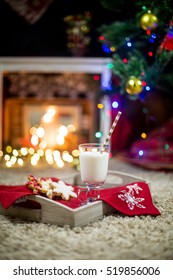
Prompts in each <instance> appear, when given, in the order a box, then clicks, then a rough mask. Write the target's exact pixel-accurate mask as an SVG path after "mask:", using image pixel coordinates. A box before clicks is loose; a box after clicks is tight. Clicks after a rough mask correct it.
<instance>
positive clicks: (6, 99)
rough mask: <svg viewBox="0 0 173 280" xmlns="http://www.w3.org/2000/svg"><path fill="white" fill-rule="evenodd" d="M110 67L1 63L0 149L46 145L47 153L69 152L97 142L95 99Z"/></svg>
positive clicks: (85, 61)
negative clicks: (40, 133) (54, 151)
mask: <svg viewBox="0 0 173 280" xmlns="http://www.w3.org/2000/svg"><path fill="white" fill-rule="evenodd" d="M108 62H109V59H104V58H67V59H66V58H58V59H57V58H56V59H54V58H6V59H2V58H1V59H0V67H1V80H0V115H1V118H0V119H1V126H0V149H2V148H3V147H4V146H6V145H11V146H13V147H17V148H18V147H21V146H29V145H31V146H33V145H35V144H37V145H38V144H39V143H45V142H46V145H47V148H50V149H56V148H57V149H58V150H61V149H66V150H72V149H75V147H77V145H78V144H79V142H80V143H81V142H84V141H90V142H95V137H94V135H95V132H96V131H97V129H98V126H99V118H100V116H99V112H97V106H96V105H97V102H98V93H99V91H100V87H101V82H102V81H103V80H104V83H105V82H106V80H109V78H110V75H111V74H110V69H109V68H108V67H107V64H108ZM107 125H108V126H109V123H108V122H107ZM63 128H64V132H62V131H63ZM34 129H35V134H34V132H33V131H34ZM41 129H43V130H42V132H43V133H42V136H38V135H37V134H38V131H40V132H41ZM60 131H61V132H62V135H61V134H60ZM65 131H66V132H65ZM63 133H64V136H63ZM65 134H66V135H65ZM34 135H35V138H34ZM36 136H37V139H36ZM63 137H64V138H63ZM34 139H35V140H34ZM34 141H35V142H34Z"/></svg>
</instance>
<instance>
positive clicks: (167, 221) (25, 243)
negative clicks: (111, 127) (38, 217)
mask: <svg viewBox="0 0 173 280" xmlns="http://www.w3.org/2000/svg"><path fill="white" fill-rule="evenodd" d="M109 170H118V171H122V172H127V173H130V174H134V175H136V176H138V177H141V178H143V179H145V180H149V181H150V182H151V193H152V197H153V201H154V204H155V205H156V206H157V207H158V208H159V210H160V211H161V215H160V216H157V217H151V216H140V217H139V216H136V217H127V216H123V215H118V214H114V215H109V216H105V217H104V218H103V219H102V220H98V221H95V222H93V223H91V224H88V225H85V226H83V227H76V228H73V229H71V228H70V227H69V226H64V227H59V226H56V225H51V224H41V223H33V222H26V221H22V220H19V219H15V218H9V217H5V216H3V215H0V259H2V260H18V259H22V260H25V259H27V260H29V259H30V260H37V259H42V260H47V259H49V260H55V259H57V260H68V259H69V260H70V259H74V260H84V259H87V260H92V259H93V260H103V259H104V260H111V259H112V260H124V259H127V260H130V259H136V260H141V259H144V260H149V259H152V260H154V259H161V260H168V259H173V173H172V172H171V171H169V172H164V171H149V170H145V169H142V168H140V167H137V166H133V165H130V164H128V163H124V162H122V161H119V160H118V159H111V160H110V164H109ZM30 173H32V174H33V175H35V176H55V177H59V178H62V179H63V178H65V177H67V176H69V175H71V174H73V173H76V170H74V169H65V170H63V171H62V170H58V169H56V168H50V167H49V168H47V167H46V168H42V169H40V168H34V169H33V168H31V167H27V168H19V169H18V168H13V169H6V168H3V167H1V169H0V184H12V185H14V184H23V183H25V182H26V180H27V176H28V174H30Z"/></svg>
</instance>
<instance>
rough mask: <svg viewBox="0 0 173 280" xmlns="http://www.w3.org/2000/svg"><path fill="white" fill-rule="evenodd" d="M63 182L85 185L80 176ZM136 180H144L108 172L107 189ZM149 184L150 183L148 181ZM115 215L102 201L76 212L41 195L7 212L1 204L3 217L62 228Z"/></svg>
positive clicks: (105, 185) (32, 196)
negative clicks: (55, 225)
mask: <svg viewBox="0 0 173 280" xmlns="http://www.w3.org/2000/svg"><path fill="white" fill-rule="evenodd" d="M63 180H64V181H65V182H67V183H69V184H72V185H75V186H82V182H81V178H80V174H79V173H77V174H74V175H73V176H70V177H67V178H63ZM134 181H142V182H144V181H145V180H143V179H141V178H139V177H135V176H133V175H130V174H127V173H122V172H116V171H111V170H110V171H108V176H107V179H106V182H105V184H104V188H110V187H115V186H123V185H125V184H129V183H132V182H134ZM147 183H148V184H149V182H147ZM28 204H29V205H30V206H29V207H28V206H27V205H28ZM31 205H32V208H31ZM113 212H115V209H113V208H112V207H111V206H109V205H108V204H106V203H105V202H102V201H96V202H92V203H89V204H87V205H83V206H80V207H79V208H77V209H71V208H69V207H67V206H65V205H62V204H60V203H58V202H56V201H53V200H51V199H49V198H46V197H43V196H40V195H29V196H26V197H24V198H23V199H20V200H18V201H17V202H16V203H14V204H13V205H12V206H10V207H9V208H8V209H5V208H3V207H2V205H1V204H0V214H3V215H7V216H11V217H15V218H20V219H24V220H29V221H33V222H41V223H50V224H57V225H59V226H64V225H69V226H70V227H77V226H82V225H85V224H88V223H90V222H93V221H95V220H97V219H101V218H103V216H104V215H107V214H111V213H113Z"/></svg>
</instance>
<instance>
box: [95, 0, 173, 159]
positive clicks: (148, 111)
mask: <svg viewBox="0 0 173 280" xmlns="http://www.w3.org/2000/svg"><path fill="white" fill-rule="evenodd" d="M100 2H101V4H102V5H103V7H104V8H105V9H108V10H111V11H114V12H115V18H118V19H119V18H121V20H115V21H114V22H112V23H110V24H103V25H102V26H100V28H99V30H98V31H99V33H100V37H99V40H100V43H101V44H102V49H103V50H104V51H105V53H106V54H107V55H108V56H111V58H112V64H109V67H110V68H111V70H112V74H113V77H112V85H111V87H109V88H107V89H106V88H105V92H104V94H110V95H111V94H115V92H116V95H117V94H118V95H119V96H120V98H121V99H123V100H125V99H126V100H129V102H130V103H128V106H131V107H133V109H132V111H133V115H134V116H135V113H136V116H135V117H134V118H136V123H138V124H139V126H138V129H136V127H135V129H134V130H133V131H132V134H133V137H131V139H130V140H129V144H130V145H132V141H134V140H136V139H139V138H140V137H141V138H142V139H145V140H146V138H147V137H148V136H149V134H148V133H149V132H151V131H152V130H153V129H154V128H158V126H159V125H163V124H164V122H165V123H166V121H167V120H168V119H169V118H170V117H171V116H172V106H173V96H172V91H173V67H172V66H173V3H172V1H171V0H164V1H160V2H159V4H158V1H156V0H153V1H149V0H143V1H132V0H131V1H128V2H127V1H125V0H119V1H116V0H100ZM153 96H156V97H157V99H158V98H159V100H160V101H159V102H160V103H161V104H162V107H163V106H165V108H164V109H162V108H161V109H160V108H159V106H158V104H157V102H158V100H157V99H156V102H155V99H153ZM165 98H166V99H167V101H166V103H165V101H164V99H165ZM126 104H127V101H126ZM165 104H166V105H165ZM167 104H169V105H167ZM154 107H155V108H154ZM153 108H154V110H155V111H157V114H155V115H153V114H152V111H153ZM168 108H169V109H168ZM122 110H123V109H122ZM139 110H141V115H140V117H139ZM125 111H126V109H125ZM162 111H164V114H163V112H162ZM125 113H126V112H125ZM165 114H166V116H165ZM163 115H164V116H163ZM141 116H143V120H141ZM140 122H141V123H140ZM134 131H136V135H134V134H135V133H134ZM157 136H159V137H160V138H161V134H160V135H159V133H158V134H157ZM155 137H156V136H155ZM171 137H172V139H173V135H172V136H171ZM156 138H157V137H156ZM162 140H163V139H162ZM165 141H167V139H166V140H165ZM165 141H162V142H163V144H164V146H163V149H164V150H165V149H167V150H168V147H170V145H166V144H167V142H165ZM140 144H141V142H140ZM140 144H139V145H138V149H137V154H138V156H141V155H142V156H143V155H144V151H143V150H141V149H140ZM159 145H160V144H159V143H158V142H157V143H156V146H159ZM165 145H166V146H165ZM156 146H155V147H156ZM131 147H132V146H131ZM165 147H167V148H165ZM152 148H153V147H151V149H152ZM159 149H161V150H162V154H163V149H162V148H161V147H160V146H159ZM139 151H141V154H139ZM169 152H170V150H169ZM171 160H173V158H172V159H171Z"/></svg>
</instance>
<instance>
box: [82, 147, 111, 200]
mask: <svg viewBox="0 0 173 280" xmlns="http://www.w3.org/2000/svg"><path fill="white" fill-rule="evenodd" d="M109 151H110V149H109V145H106V146H104V150H103V144H99V143H85V144H81V145H79V152H80V155H79V160H80V173H81V179H82V181H83V182H84V184H85V186H86V188H87V202H93V201H96V200H98V199H99V198H100V187H101V186H102V185H103V184H104V182H105V180H106V177H107V172H108V163H109Z"/></svg>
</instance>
